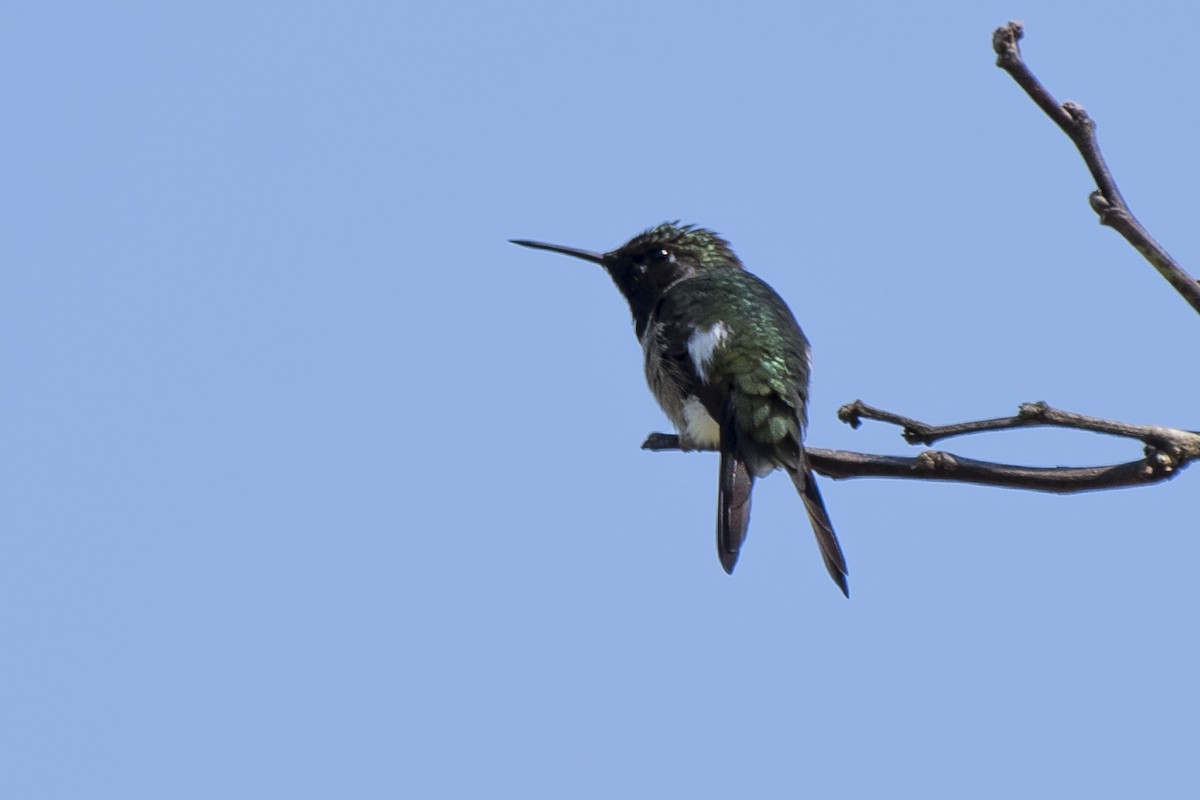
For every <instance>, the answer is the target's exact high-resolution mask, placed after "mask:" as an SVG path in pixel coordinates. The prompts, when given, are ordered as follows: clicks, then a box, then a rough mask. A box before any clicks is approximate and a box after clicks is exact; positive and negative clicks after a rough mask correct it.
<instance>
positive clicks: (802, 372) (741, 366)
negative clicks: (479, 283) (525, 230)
mask: <svg viewBox="0 0 1200 800" xmlns="http://www.w3.org/2000/svg"><path fill="white" fill-rule="evenodd" d="M511 241H512V242H513V243H514V244H519V245H522V246H524V247H534V248H537V249H540V250H550V251H553V252H555V253H564V254H566V255H569V256H574V257H576V258H582V259H584V260H585V261H591V262H593V263H596V264H599V265H600V266H602V267H604V269H605V270H607V272H608V274H609V275H610V276H611V277H612V279H613V282H614V283H616V284H617V288H618V289H620V290H621V293H622V294H623V295H625V299H626V300H627V301H629V310H630V311H631V312H632V313H633V326H634V330H635V331H636V333H637V337H638V340H639V341H640V342H641V343H642V350H643V352H644V354H645V360H646V382H647V383H649V384H650V390H651V391H652V392H653V393H654V397H655V398H656V399H657V400H658V404H659V405H660V406H662V409H663V411H665V412H666V414H667V417H669V418H670V420H671V422H672V423H673V424H674V425H675V429H676V430H677V431H678V432H679V447H680V449H681V450H717V451H719V452H720V453H721V465H720V473H719V482H718V487H719V488H718V494H717V555H718V557H719V558H720V560H721V566H722V567H724V568H725V571H726V572H729V573H732V572H733V567H734V565H735V564H736V563H737V558H738V551H739V549H740V548H741V546H742V541H743V540H744V539H745V537H746V527H747V525H749V523H750V492H751V490H752V489H753V487H754V479H755V478H761V477H763V476H764V475H767V474H768V473H770V472H772V471H774V470H776V469H784V470H787V473H788V475H790V476H791V478H792V483H793V484H795V486H796V490H797V491H798V492H799V493H800V497H801V498H803V500H804V505H805V507H806V508H807V509H808V517H809V520H811V522H812V527H813V531H814V532H815V533H816V535H817V544H818V545H819V546H820V548H821V556H822V558H824V559H825V568H826V569H827V570H829V574H830V576H831V577H832V578H833V581H834V583H836V584H837V585H838V587H839V588H840V589H841V590H842V593H843V594H845V595H846V596H847V597H849V590H848V588H847V584H846V560H845V558H844V557H843V555H842V549H841V547H840V546H838V540H837V536H836V535H835V534H834V532H833V525H832V524H831V523H830V521H829V515H828V514H827V513H826V511H825V504H824V502H823V501H822V500H821V493H820V492H819V491H818V490H817V483H816V480H815V479H814V477H813V474H812V471H811V470H810V469H809V465H808V459H807V458H806V456H805V453H804V447H803V444H802V442H803V438H804V427H805V424H806V421H807V415H806V410H805V406H806V404H807V402H808V373H809V368H810V363H811V356H810V351H809V346H808V340H807V339H805V338H804V334H803V333H802V332H801V330H800V326H799V325H798V324H797V323H796V318H795V317H794V316H792V312H791V310H790V309H789V308H788V307H787V304H786V303H785V302H783V298H781V297H780V296H779V295H778V294H776V293H775V290H774V289H772V288H771V287H770V286H768V285H767V284H766V283H765V282H763V281H762V280H761V279H760V278H757V277H755V276H754V275H752V274H751V273H749V272H747V271H746V269H745V267H744V266H742V262H741V261H740V260H739V259H738V257H737V256H736V255H734V253H733V250H731V249H730V247H729V243H728V242H726V241H725V240H724V239H722V238H721V237H720V236H718V235H717V234H715V233H713V232H712V231H709V230H705V229H704V228H697V227H694V226H691V225H680V224H679V223H678V222H674V223H664V224H662V225H659V226H658V227H656V228H651V229H650V230H648V231H646V232H645V233H642V234H639V235H637V236H635V237H633V238H632V239H630V240H629V241H628V242H626V243H625V244H624V245H622V246H621V247H619V248H617V249H616V250H613V251H611V252H608V253H592V252H589V251H587V250H578V249H576V248H573V247H561V246H559V245H552V244H544V243H542V242H531V241H528V240H525V239H513V240H511Z"/></svg>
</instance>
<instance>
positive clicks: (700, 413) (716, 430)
mask: <svg viewBox="0 0 1200 800" xmlns="http://www.w3.org/2000/svg"><path fill="white" fill-rule="evenodd" d="M680 433H682V434H683V435H684V438H686V439H687V440H688V443H690V444H691V445H692V446H694V447H719V446H720V444H721V428H720V426H718V425H717V421H716V420H715V419H713V418H712V416H710V415H709V413H708V409H706V408H705V407H704V404H703V403H701V402H700V398H698V397H696V396H695V395H690V396H689V397H688V399H686V400H684V401H683V430H682V431H680Z"/></svg>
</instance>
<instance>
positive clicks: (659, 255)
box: [646, 247, 671, 264]
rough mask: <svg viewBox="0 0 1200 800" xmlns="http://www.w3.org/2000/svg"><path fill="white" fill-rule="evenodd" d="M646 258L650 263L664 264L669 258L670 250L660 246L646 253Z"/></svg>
mask: <svg viewBox="0 0 1200 800" xmlns="http://www.w3.org/2000/svg"><path fill="white" fill-rule="evenodd" d="M646 260H647V261H649V262H650V263H651V264H664V263H666V262H668V261H670V260H671V251H670V250H668V249H667V248H665V247H660V248H659V249H657V250H651V251H650V252H649V253H647V254H646Z"/></svg>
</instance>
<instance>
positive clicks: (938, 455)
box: [916, 450, 958, 473]
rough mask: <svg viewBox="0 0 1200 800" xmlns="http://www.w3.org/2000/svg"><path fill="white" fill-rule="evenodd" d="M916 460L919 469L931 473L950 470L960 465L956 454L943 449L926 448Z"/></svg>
mask: <svg viewBox="0 0 1200 800" xmlns="http://www.w3.org/2000/svg"><path fill="white" fill-rule="evenodd" d="M916 461H917V469H918V470H922V471H925V472H931V473H942V472H950V471H952V470H953V469H954V468H955V467H957V466H958V462H957V461H956V460H955V459H954V456H952V455H950V454H949V453H947V452H945V451H943V450H926V451H925V452H923V453H921V454H920V455H918V456H917V459H916Z"/></svg>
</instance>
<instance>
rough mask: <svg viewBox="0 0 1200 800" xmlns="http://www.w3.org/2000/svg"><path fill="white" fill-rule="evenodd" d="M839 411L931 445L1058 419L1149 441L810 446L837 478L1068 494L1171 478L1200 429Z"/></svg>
mask: <svg viewBox="0 0 1200 800" xmlns="http://www.w3.org/2000/svg"><path fill="white" fill-rule="evenodd" d="M838 417H839V418H840V419H841V420H842V421H843V422H846V423H847V424H849V425H850V426H851V427H855V428H857V427H858V426H859V425H861V424H862V420H863V419H873V420H877V421H880V422H887V423H890V424H893V425H899V426H900V427H901V428H903V431H902V434H903V436H904V438H905V439H906V440H907V441H908V442H909V443H910V444H930V443H932V442H935V441H937V440H939V439H945V438H948V437H951V436H963V435H966V434H971V433H982V432H985V431H1000V430H1011V429H1013V428H1030V427H1039V426H1054V427H1059V428H1072V429H1075V430H1083V431H1091V432H1093V433H1101V434H1107V435H1111V436H1123V437H1126V438H1130V439H1137V440H1139V441H1141V442H1142V443H1143V444H1144V445H1145V447H1144V451H1143V452H1144V456H1143V458H1142V459H1140V460H1138V461H1130V462H1127V463H1124V464H1113V465H1109V466H1098V467H1022V466H1016V465H1013V464H996V463H992V462H989V461H977V460H975V459H970V458H963V457H962V456H956V455H954V454H952V453H946V452H943V451H940V450H926V451H925V452H923V453H921V454H920V455H918V456H916V457H912V458H904V457H900V456H883V455H873V454H870V453H854V452H849V451H846V450H822V449H819V448H814V447H808V448H805V452H806V453H807V454H808V459H809V462H810V463H811V464H812V468H813V469H814V470H816V471H817V472H819V473H821V474H822V475H827V476H829V477H831V478H835V479H842V478H909V479H914V480H940V481H954V482H958V483H976V484H982V485H986V486H1005V487H1009V488H1012V489H1031V490H1034V491H1040V492H1054V493H1059V494H1069V493H1073V492H1087V491H1095V490H1098V489H1115V488H1118V487H1122V486H1143V485H1146V484H1151V483H1159V482H1161V481H1164V480H1167V479H1168V478H1171V477H1174V475H1175V474H1176V473H1177V472H1178V471H1179V470H1180V469H1182V468H1183V467H1185V466H1187V464H1188V463H1190V462H1192V461H1195V460H1197V459H1200V432H1195V431H1185V430H1179V429H1176V428H1163V427H1160V426H1157V425H1131V424H1128V423H1125V422H1114V421H1112V420H1105V419H1100V418H1098V417H1089V416H1085V415H1083V414H1074V413H1072V412H1069V411H1061V410H1059V409H1056V408H1051V407H1050V406H1048V405H1046V404H1045V403H1026V404H1024V405H1022V406H1021V407H1020V410H1019V411H1018V413H1017V415H1016V416H1015V417H1004V418H1001V419H989V420H981V421H977V422H962V423H957V424H954V425H928V424H926V423H924V422H919V421H917V420H914V419H910V418H908V417H903V416H900V415H899V414H894V413H892V412H890V411H883V410H881V409H877V408H872V407H871V406H868V405H867V404H865V403H863V402H862V401H860V400H856V401H855V402H853V403H850V404H848V405H846V406H843V407H842V408H841V410H840V411H839V412H838ZM642 449H643V450H653V451H663V450H679V449H680V447H679V437H678V436H676V435H674V434H667V433H652V434H650V435H649V436H648V437H647V438H646V441H645V442H643V443H642Z"/></svg>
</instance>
